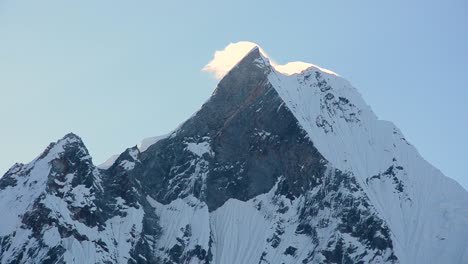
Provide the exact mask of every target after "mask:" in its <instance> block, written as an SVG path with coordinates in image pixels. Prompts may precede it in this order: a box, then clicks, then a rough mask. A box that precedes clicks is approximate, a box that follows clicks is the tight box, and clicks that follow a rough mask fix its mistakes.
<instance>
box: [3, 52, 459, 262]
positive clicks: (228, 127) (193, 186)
mask: <svg viewBox="0 0 468 264" xmlns="http://www.w3.org/2000/svg"><path fill="white" fill-rule="evenodd" d="M298 65H299V66H301V67H302V68H301V67H297V66H298ZM293 66H294V67H295V71H293V72H291V71H289V70H290V69H291V67H290V68H289V70H285V69H284V67H283V68H281V67H276V66H275V64H274V63H273V62H271V60H270V59H269V58H268V57H267V56H266V54H265V53H264V52H263V51H262V50H261V49H259V48H258V47H253V48H252V49H251V50H250V51H248V52H247V54H243V57H241V58H240V61H238V63H237V64H235V65H234V66H233V67H232V69H230V70H229V71H228V72H227V74H226V75H225V76H224V77H223V78H222V80H221V81H220V82H219V84H218V85H217V87H216V89H215V91H214V92H213V94H212V96H211V97H210V98H209V100H208V101H207V102H206V103H205V104H204V105H203V106H202V107H201V109H200V110H199V111H198V112H197V113H195V114H194V115H193V116H192V117H191V118H190V119H188V120H187V121H185V122H184V123H183V124H182V125H181V126H179V127H178V128H177V129H176V130H175V131H173V132H172V133H170V134H168V135H166V136H164V137H158V138H152V139H149V140H146V141H145V142H144V144H142V145H141V146H140V147H137V146H135V147H132V148H128V149H127V150H125V151H124V152H123V153H121V154H120V155H118V157H113V158H112V159H110V160H109V161H108V162H106V164H104V165H103V166H99V167H97V166H95V165H94V164H93V162H92V159H91V157H90V155H89V153H88V151H87V149H86V147H85V145H84V144H83V142H82V140H81V139H80V138H79V137H78V136H76V135H74V134H68V135H66V136H65V137H64V138H62V139H60V140H59V141H57V142H56V143H52V144H50V145H49V147H48V148H47V149H46V150H45V151H44V152H43V153H42V154H41V155H39V156H38V157H37V158H36V159H35V160H33V161H32V162H30V163H28V164H15V165H14V166H13V167H12V168H11V169H9V170H8V172H7V173H6V174H5V175H4V176H3V177H2V178H1V179H0V211H1V212H4V213H3V215H2V217H1V220H0V263H164V264H169V263H191V264H195V263H200V264H202V263H203V264H207V263H216V264H230V263H241V264H244V263H245V264H250V263H252V264H274V263H278V264H281V263H298V264H299V263H468V193H467V192H466V191H465V190H464V189H463V188H462V187H461V186H460V185H459V184H457V183H456V182H455V181H453V180H451V179H449V178H447V177H445V176H444V175H442V173H441V172H440V171H439V170H437V169H436V168H434V167H433V166H431V165H430V164H429V163H428V162H426V161H425V160H424V159H423V158H422V157H421V156H420V155H419V154H418V152H417V151H416V149H415V148H414V147H413V146H412V145H411V144H410V143H409V142H407V141H406V140H405V138H404V136H403V135H402V133H401V132H400V131H399V130H398V128H396V127H395V126H394V125H393V124H392V123H390V122H387V121H382V120H379V119H378V118H377V117H376V116H375V114H374V113H373V112H372V111H371V109H370V107H369V106H367V105H366V104H365V102H364V101H363V100H362V98H361V96H360V95H359V93H358V92H357V91H356V90H355V88H353V87H352V86H351V85H350V84H349V83H348V82H347V81H346V80H344V79H343V78H341V77H339V76H338V75H336V74H334V73H333V72H330V71H327V70H324V69H321V68H319V67H317V66H314V65H311V64H293ZM303 66H305V67H303Z"/></svg>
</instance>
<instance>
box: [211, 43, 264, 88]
mask: <svg viewBox="0 0 468 264" xmlns="http://www.w3.org/2000/svg"><path fill="white" fill-rule="evenodd" d="M255 47H258V45H257V44H255V43H253V42H249V41H239V42H236V43H229V45H227V46H226V47H225V48H224V49H223V50H218V51H216V52H215V54H214V58H213V59H212V60H211V61H210V62H209V63H208V64H207V65H205V67H203V69H202V71H206V72H211V73H213V75H214V76H215V77H216V79H221V78H223V77H224V75H226V73H227V72H229V71H230V70H231V69H232V68H233V67H234V66H235V65H236V64H237V63H238V62H239V61H240V60H241V59H242V58H244V56H245V55H246V54H247V53H248V52H249V51H251V50H252V49H253V48H255Z"/></svg>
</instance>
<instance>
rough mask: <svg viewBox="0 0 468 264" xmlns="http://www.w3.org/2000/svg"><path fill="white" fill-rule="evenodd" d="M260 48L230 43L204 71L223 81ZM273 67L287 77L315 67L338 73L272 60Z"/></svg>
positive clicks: (303, 64) (247, 42)
mask: <svg viewBox="0 0 468 264" xmlns="http://www.w3.org/2000/svg"><path fill="white" fill-rule="evenodd" d="M255 47H259V46H258V45H257V44H255V43H253V42H249V41H239V42H236V43H229V45H227V46H226V47H225V48H224V49H223V50H218V51H216V52H215V54H214V58H213V59H212V60H211V61H210V62H209V63H208V64H207V65H205V66H204V67H203V69H202V71H205V72H210V73H212V74H213V75H214V77H215V78H216V79H221V78H223V77H224V75H226V73H228V72H229V71H230V70H231V69H232V68H233V67H234V66H235V65H236V64H237V63H238V62H239V61H240V60H241V59H242V58H244V56H245V55H247V53H248V52H249V51H251V50H252V49H253V48H255ZM259 49H260V52H261V53H262V55H263V56H264V57H266V58H268V55H267V54H266V53H265V51H263V49H262V48H260V47H259ZM270 63H271V65H272V66H273V67H274V68H275V69H276V70H277V71H278V72H281V73H283V74H286V75H291V74H295V73H299V72H301V71H303V70H305V69H307V68H310V67H315V68H317V69H319V70H321V71H323V72H325V73H329V74H334V75H337V74H336V73H334V72H332V71H330V70H327V69H324V68H321V67H319V66H317V65H314V64H310V63H306V62H301V61H295V62H288V63H286V64H283V65H280V64H277V63H276V62H274V61H273V60H271V59H270Z"/></svg>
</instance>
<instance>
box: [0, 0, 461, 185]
mask: <svg viewBox="0 0 468 264" xmlns="http://www.w3.org/2000/svg"><path fill="white" fill-rule="evenodd" d="M240 40H248V41H252V42H256V43H258V44H260V45H261V46H262V47H263V48H264V49H265V51H266V52H267V53H268V54H269V55H270V56H271V57H272V58H273V59H275V60H276V61H278V62H279V63H284V62H287V61H293V60H302V61H307V62H311V63H314V64H317V65H319V66H322V67H325V68H328V69H331V70H333V71H335V72H337V73H339V74H340V75H341V76H344V77H345V78H347V79H348V80H350V81H351V83H353V84H354V86H356V87H357V88H358V89H359V91H360V92H361V93H362V94H363V96H364V99H365V100H366V101H367V103H368V104H370V105H371V106H372V108H373V110H374V112H375V113H376V114H377V115H378V116H379V117H380V118H381V119H386V120H391V121H393V122H394V123H395V124H396V125H397V126H398V127H399V128H400V129H401V130H402V131H403V133H404V134H405V135H406V138H407V139H408V140H409V141H410V142H411V143H412V144H413V145H415V146H416V147H417V149H418V150H419V151H420V153H421V154H422V155H423V156H424V157H425V158H426V159H427V160H429V161H430V162H431V163H432V164H434V165H435V166H436V167H438V168H440V169H441V170H442V171H443V172H444V173H445V174H446V175H447V176H449V177H452V178H454V179H456V180H458V181H459V182H460V183H461V184H462V185H463V186H464V187H465V188H468V174H467V172H466V167H465V165H466V163H467V161H468V160H467V157H468V155H467V154H466V151H467V149H468V139H467V135H468V48H467V47H468V2H467V1H465V0H446V1H431V0H429V1H421V0H415V1H403V0H397V1H371V0H368V1H338V0H328V1H311V0H308V1H288V2H285V1H244V0H241V1H239V0H238V1H230V2H227V1H223V2H221V1H203V0H201V1H155V0H151V1H116V0H99V1H96V0H80V1H63V0H55V1H50V0H41V1H36V0H30V1H17V0H0V171H1V172H0V174H3V172H4V171H6V170H7V168H8V167H10V166H11V165H12V164H13V163H14V162H16V161H19V162H28V161H30V160H31V159H33V158H34V157H35V156H36V155H38V154H39V153H40V152H41V151H42V150H43V149H44V148H45V147H46V146H47V144H48V143H49V142H51V141H55V140H57V139H58V138H61V137H62V136H63V135H64V134H66V133H67V132H70V131H72V132H75V133H77V134H78V135H80V136H81V137H82V138H83V140H84V141H85V143H86V144H87V146H88V148H89V150H90V152H91V154H92V156H93V157H94V161H95V163H100V162H102V161H104V160H105V159H106V158H107V157H108V156H110V155H112V154H115V153H119V152H121V151H122V150H123V149H125V148H126V147H129V146H133V145H135V144H136V143H137V142H138V141H140V139H142V138H145V137H149V136H155V135H159V134H164V133H166V132H168V131H170V130H172V129H173V128H175V127H176V126H177V125H178V124H179V123H181V122H183V121H184V120H185V119H186V118H188V117H189V116H190V115H191V114H192V113H193V112H194V111H196V110H197V109H198V108H199V107H200V106H201V104H202V103H203V102H204V101H205V100H206V99H207V98H208V97H209V95H210V94H211V92H212V90H213V89H214V87H215V85H216V80H215V79H213V78H212V77H211V76H210V75H208V74H206V73H203V72H201V71H200V70H201V68H202V67H203V66H204V65H205V64H206V63H207V62H208V61H209V60H211V58H212V56H213V52H214V51H215V50H218V49H222V48H223V47H224V46H225V45H227V44H228V43H229V42H236V41H240Z"/></svg>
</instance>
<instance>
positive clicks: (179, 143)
mask: <svg viewBox="0 0 468 264" xmlns="http://www.w3.org/2000/svg"><path fill="white" fill-rule="evenodd" d="M256 60H261V57H260V54H259V51H258V50H254V51H252V52H251V53H250V54H249V55H248V56H247V57H245V58H244V60H243V61H241V62H240V63H239V65H238V66H237V67H236V68H235V69H233V70H232V71H231V72H230V73H229V74H228V75H227V76H226V77H225V78H224V79H223V80H222V81H221V82H220V84H219V85H218V87H217V88H216V91H215V92H214V94H213V96H212V97H211V99H210V100H209V101H208V102H207V103H206V104H205V105H203V107H202V108H201V110H200V111H199V112H198V113H197V114H196V115H195V116H194V117H192V118H191V119H190V120H188V121H187V122H186V123H184V124H183V125H182V127H181V128H180V130H179V131H178V132H177V134H176V135H175V136H173V137H171V138H169V139H166V140H162V141H161V142H158V143H157V144H155V145H153V146H152V147H150V148H149V149H148V150H147V151H146V152H144V153H143V154H142V155H141V158H140V160H141V164H140V166H138V167H137V168H135V170H134V174H135V177H137V178H138V179H139V180H140V181H141V182H144V184H143V186H144V188H146V190H145V191H146V192H147V193H149V194H150V195H151V196H152V197H154V198H155V199H156V200H158V201H160V202H162V203H169V202H170V201H172V200H174V199H176V198H178V197H184V196H187V195H194V196H195V197H197V198H200V199H201V200H203V201H206V203H207V204H208V206H209V208H210V210H215V209H216V208H218V207H219V206H221V205H222V204H223V203H224V202H225V201H226V200H228V199H229V198H235V199H239V200H242V201H246V200H248V199H250V198H253V197H255V196H257V195H259V194H262V193H266V192H268V191H269V190H270V189H271V188H272V187H273V185H274V184H275V183H276V182H277V180H278V178H279V177H280V176H286V177H285V179H286V180H285V182H284V183H283V185H282V191H283V192H285V193H286V194H287V195H288V196H290V197H295V196H298V195H300V194H301V193H302V191H303V189H304V188H311V187H313V186H314V185H316V184H319V182H320V181H319V180H318V182H317V179H316V178H310V177H306V176H305V173H307V174H309V175H317V176H318V175H321V174H323V170H324V166H323V164H321V163H320V162H321V161H322V160H323V158H322V156H321V155H320V154H319V153H318V152H317V150H316V149H315V148H314V147H313V145H312V143H311V142H310V140H308V139H307V138H306V136H305V133H304V131H303V130H302V129H301V128H300V127H299V126H298V124H297V122H296V120H295V118H294V117H293V116H292V114H291V113H290V111H289V110H288V109H287V108H286V107H284V105H283V102H282V100H281V99H280V97H279V96H278V94H277V93H276V91H275V90H274V89H273V87H271V85H270V84H269V82H268V80H267V74H268V73H269V71H270V70H271V68H270V67H269V65H265V64H263V65H262V64H260V66H259V65H258V64H255V63H254V61H256ZM272 117H274V120H272ZM201 142H207V143H208V144H209V146H210V148H211V151H212V154H211V155H210V154H208V153H206V154H205V155H203V156H202V157H197V156H196V155H195V154H193V153H190V151H187V149H186V144H187V143H189V144H190V143H201ZM194 159H196V160H197V161H196V162H195V163H191V162H192V161H193V160H194ZM190 163H191V164H190ZM197 166H198V167H199V168H200V169H199V170H197V169H196V168H197ZM197 174H198V175H197ZM201 174H205V176H203V177H205V179H203V177H198V176H199V175H201ZM193 177H196V179H197V180H196V181H197V182H196V183H195V184H194V185H193V186H190V187H189V186H186V185H185V184H184V180H187V182H189V181H190V180H189V179H192V178H193ZM174 179H177V181H174ZM171 181H172V182H175V183H174V184H172V185H171V184H170V183H169V182H171ZM187 188H192V189H191V190H188V189H187ZM165 189H166V190H165ZM154 190H158V192H157V193H155V192H154Z"/></svg>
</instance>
